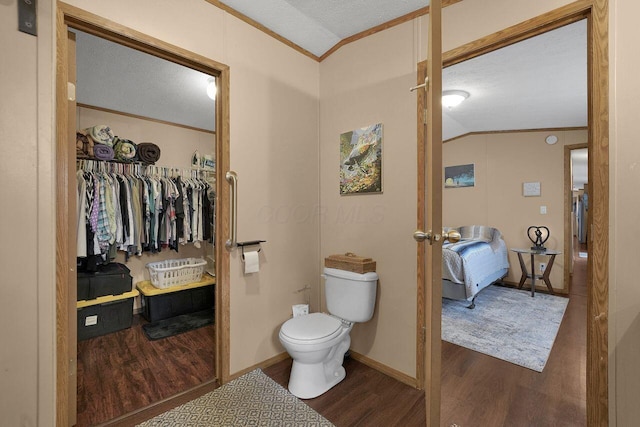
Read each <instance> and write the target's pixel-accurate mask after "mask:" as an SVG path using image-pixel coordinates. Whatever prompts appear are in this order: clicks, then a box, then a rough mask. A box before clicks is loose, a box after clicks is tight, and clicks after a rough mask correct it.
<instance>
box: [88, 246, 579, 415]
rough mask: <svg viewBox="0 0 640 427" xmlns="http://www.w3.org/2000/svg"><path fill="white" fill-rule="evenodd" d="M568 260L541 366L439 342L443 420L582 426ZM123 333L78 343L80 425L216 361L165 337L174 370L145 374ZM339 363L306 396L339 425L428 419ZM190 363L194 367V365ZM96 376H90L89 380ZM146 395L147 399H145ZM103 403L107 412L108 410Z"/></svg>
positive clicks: (284, 370) (357, 369)
mask: <svg viewBox="0 0 640 427" xmlns="http://www.w3.org/2000/svg"><path fill="white" fill-rule="evenodd" d="M580 250H585V249H584V248H581V249H580ZM574 259H575V260H576V264H575V268H574V275H573V280H572V285H571V291H570V300H569V305H568V307H567V311H566V313H565V316H564V319H563V322H562V325H561V327H560V330H559V332H558V336H557V338H556V341H555V344H554V347H553V349H552V351H551V354H550V357H549V360H548V362H547V365H546V367H545V369H544V371H543V372H542V373H538V372H535V371H531V370H529V369H526V368H522V367H519V366H516V365H513V364H511V363H508V362H504V361H501V360H498V359H495V358H493V357H490V356H486V355H483V354H480V353H477V352H474V351H472V350H468V349H466V348H463V347H459V346H456V345H453V344H450V343H447V342H443V354H442V360H443V364H442V368H443V372H442V408H441V413H442V414H441V415H442V423H441V425H442V426H444V427H449V426H452V425H457V426H460V427H499V426H505V427H506V426H509V427H512V426H517V427H521V426H536V427H544V426H563V427H565V426H566V427H570V426H585V425H586V295H587V293H586V260H585V259H584V258H578V257H577V253H576V257H575V258H574ZM123 333H125V332H124V331H123ZM129 333H131V335H126V336H125V335H123V336H121V337H118V338H117V339H115V340H113V341H112V340H107V339H106V338H105V339H95V340H98V341H99V342H100V344H98V345H96V346H95V347H94V346H90V348H91V350H90V351H87V352H85V351H83V352H82V353H84V354H83V356H82V357H83V359H84V360H83V361H82V362H81V360H80V357H79V361H78V363H79V372H78V373H79V380H80V377H85V378H84V379H83V380H81V381H79V387H78V392H79V407H78V410H79V412H80V413H79V416H78V419H79V421H80V420H82V423H79V424H78V425H82V426H85V425H93V424H94V423H95V422H96V418H95V414H93V413H94V412H97V413H100V414H101V415H100V418H101V419H108V418H105V417H113V416H116V415H117V413H124V412H127V411H130V410H131V409H130V408H131V407H134V406H139V405H140V404H142V403H143V401H150V400H152V399H158V400H159V399H162V398H163V397H166V396H168V395H171V394H175V393H176V390H177V389H180V388H182V389H185V388H188V385H187V384H186V383H187V382H188V381H192V382H197V380H196V377H195V374H190V373H187V372H194V371H200V370H207V369H211V370H212V369H213V365H212V363H210V364H207V365H206V366H204V365H202V362H201V361H196V360H195V359H198V358H199V360H201V359H202V358H204V360H209V361H210V362H212V361H213V357H212V355H205V354H201V353H199V352H194V351H193V350H192V349H194V348H207V347H201V346H194V345H193V343H192V342H189V341H186V342H185V341H179V342H177V343H171V342H166V343H164V345H163V343H162V342H158V343H159V344H158V345H160V346H161V347H158V348H156V349H155V350H153V351H154V352H155V353H156V354H155V355H154V356H153V358H163V357H165V355H167V354H172V353H173V354H174V355H173V356H172V359H174V360H179V361H181V362H179V364H178V366H177V367H176V368H169V367H168V366H170V364H169V360H168V359H165V360H164V361H163V362H160V363H159V364H160V366H164V369H165V370H168V371H170V372H173V374H172V373H170V372H167V373H166V374H162V375H159V377H156V376H155V375H154V374H152V372H156V369H158V370H162V368H161V367H159V366H156V367H151V366H146V365H145V364H146V363H147V362H140V361H138V360H136V357H135V355H136V354H139V353H140V350H139V345H136V342H137V343H138V344H141V342H140V341H141V340H146V338H145V337H144V336H142V335H140V334H141V332H140V334H138V333H137V332H136V328H132V329H131V330H130V332H129ZM208 336H209V337H210V339H211V344H210V346H208V348H213V332H210V333H209V334H208ZM114 338H115V337H114ZM175 338H177V337H175ZM185 339H186V337H185ZM92 341H93V340H92ZM114 341H115V342H114ZM109 348H117V349H118V350H117V351H116V352H115V354H114V352H112V351H107V349H109ZM101 353H104V354H102V355H101ZM108 354H111V356H107V355H108ZM81 363H83V364H84V365H86V366H92V367H93V369H94V370H95V369H97V367H96V365H100V364H104V366H103V369H102V373H96V372H97V371H93V372H91V371H90V370H87V368H84V367H83V368H82V370H81V369H80V364H81ZM122 366H129V367H130V368H131V369H132V370H131V371H129V373H128V374H127V373H126V372H127V371H124V373H120V374H118V375H117V376H118V378H119V380H118V381H116V382H115V383H116V384H121V385H120V386H116V387H115V388H114V387H113V386H107V385H105V384H102V382H107V381H108V380H107V378H108V377H109V375H112V374H113V372H114V371H116V370H117V367H122ZM196 366H197V368H196ZM344 366H345V368H346V370H347V378H346V379H345V380H344V381H343V382H341V383H340V384H338V385H337V386H335V387H334V388H333V389H331V391H330V392H328V393H326V394H324V395H322V396H319V397H317V398H315V399H309V400H305V402H306V403H307V404H308V405H309V406H310V407H312V408H313V409H315V410H316V411H318V412H319V413H320V414H322V415H323V416H325V417H326V418H327V419H329V420H330V421H331V422H333V423H334V424H335V425H336V426H337V427H348V426H359V427H365V426H376V427H377V426H403V427H412V426H423V425H425V401H424V395H423V393H422V392H421V391H419V390H415V389H414V388H412V387H410V386H407V385H405V384H402V383H400V382H399V381H396V380H394V379H392V378H390V377H388V376H386V375H384V374H382V373H380V372H378V371H376V370H374V369H372V368H369V367H367V366H365V365H363V364H362V363H359V362H357V361H355V360H352V359H347V360H346V361H345V365H344ZM108 367H110V368H108ZM193 368H196V369H195V370H194V371H192V369H193ZM145 369H146V373H145V374H141V373H140V371H144V370H145ZM290 369H291V360H290V359H287V360H285V361H282V362H279V363H277V364H275V365H273V366H271V367H269V368H266V369H264V372H265V373H266V374H267V375H269V376H270V377H271V378H273V379H274V380H275V381H276V382H278V383H279V384H281V385H283V386H284V387H286V385H287V382H288V380H289V373H290ZM185 370H186V371H185ZM94 375H95V376H97V377H96V378H90V377H92V376H94ZM125 377H130V379H129V380H127V379H126V378H125ZM185 377H186V378H185ZM201 377H202V376H201ZM204 377H206V375H204ZM131 379H133V381H130V380H131ZM177 383H179V386H178V385H177ZM164 387H174V388H173V389H171V390H169V389H164ZM128 388H132V389H133V390H135V391H133V390H127V389H128ZM213 388H215V385H208V386H206V387H203V388H202V389H201V390H199V391H193V392H191V393H189V394H185V395H183V396H182V397H181V400H179V401H171V402H167V403H166V404H161V405H157V406H155V407H153V408H149V409H148V410H146V411H143V412H139V413H137V414H135V415H133V416H131V417H128V418H124V419H121V420H119V421H117V422H115V423H113V424H110V425H114V426H131V425H135V424H136V423H139V422H141V421H143V420H145V419H148V418H151V417H153V416H155V415H157V414H159V413H162V412H164V411H166V410H169V409H171V408H172V407H175V406H177V405H178V404H181V403H183V402H186V401H189V400H191V399H194V398H196V397H199V396H200V395H202V394H204V393H206V392H208V391H210V390H212V389H213ZM128 392H131V393H129V394H127V393H128ZM154 393H155V394H154ZM143 395H144V396H149V397H146V398H144V399H143V398H142V397H141V396H143ZM151 396H153V397H151ZM145 399H146V400H145ZM85 400H86V401H85ZM105 407H106V408H105ZM113 408H116V410H113ZM109 410H113V412H112V413H107V412H109Z"/></svg>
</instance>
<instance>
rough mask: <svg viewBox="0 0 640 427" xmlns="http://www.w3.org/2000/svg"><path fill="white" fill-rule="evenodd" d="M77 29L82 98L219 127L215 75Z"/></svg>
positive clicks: (79, 96)
mask: <svg viewBox="0 0 640 427" xmlns="http://www.w3.org/2000/svg"><path fill="white" fill-rule="evenodd" d="M75 33H76V56H77V59H76V69H77V93H76V98H77V100H78V102H79V103H81V104H87V105H92V106H95V107H101V108H108V109H111V110H116V111H121V112H124V113H130V114H136V115H141V116H144V117H150V118H153V119H157V120H164V121H168V122H171V123H179V124H182V125H186V126H192V127H195V128H199V129H206V130H215V102H214V101H213V100H211V99H210V98H209V97H208V96H207V94H206V90H207V84H208V82H207V80H208V79H209V78H210V76H208V75H207V74H204V73H201V72H199V71H195V70H192V69H191V68H187V67H184V66H182V65H178V64H175V63H173V62H170V61H166V60H164V59H160V58H157V57H155V56H152V55H149V54H146V53H143V52H140V51H137V50H135V49H131V48H128V47H126V46H122V45H119V44H117V43H113V42H110V41H108V40H105V39H101V38H99V37H95V36H92V35H90V34H86V33H83V32H80V31H75ZM96 124H99V123H96Z"/></svg>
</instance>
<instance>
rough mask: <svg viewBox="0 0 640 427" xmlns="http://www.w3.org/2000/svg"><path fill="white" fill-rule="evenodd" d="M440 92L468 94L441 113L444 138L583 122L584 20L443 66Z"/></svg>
mask: <svg viewBox="0 0 640 427" xmlns="http://www.w3.org/2000/svg"><path fill="white" fill-rule="evenodd" d="M442 79H443V84H442V87H443V90H451V89H456V90H464V91H466V92H469V94H470V96H469V98H468V99H467V100H466V101H464V102H463V103H462V104H460V105H459V106H457V107H454V108H453V109H451V110H450V111H448V110H446V109H445V110H444V111H443V126H444V128H443V139H444V140H445V141H446V140H448V139H451V138H454V137H456V136H460V135H464V134H467V133H470V132H482V131H503V130H522V129H548V128H566V127H582V126H586V125H587V25H586V20H582V21H579V22H576V23H573V24H570V25H567V26H565V27H561V28H558V29H556V30H554V31H550V32H547V33H544V34H541V35H539V36H536V37H533V38H530V39H527V40H524V41H521V42H519V43H516V44H513V45H510V46H507V47H504V48H502V49H499V50H495V51H493V52H490V53H487V54H485V55H481V56H479V57H476V58H473V59H470V60H468V61H465V62H461V63H459V64H456V65H454V66H451V67H448V68H445V69H444V70H443V72H442Z"/></svg>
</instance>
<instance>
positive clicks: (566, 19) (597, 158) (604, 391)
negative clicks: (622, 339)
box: [418, 0, 609, 426]
mask: <svg viewBox="0 0 640 427" xmlns="http://www.w3.org/2000/svg"><path fill="white" fill-rule="evenodd" d="M608 7H609V6H608V0H578V1H576V2H574V3H570V4H568V5H566V6H563V7H561V8H559V9H556V10H553V11H551V12H548V13H546V14H543V15H540V16H538V17H535V18H533V19H530V20H528V21H525V22H523V23H521V24H517V25H514V26H512V27H509V28H507V29H505V30H502V31H499V32H497V33H494V34H491V35H489V36H487V37H483V38H481V39H478V40H476V41H474V42H471V43H468V44H466V45H463V46H460V47H458V48H456V49H453V50H451V51H448V52H446V53H445V54H444V55H443V62H444V64H445V65H446V66H449V65H453V64H455V63H458V62H462V61H464V60H466V59H470V58H472V57H474V56H478V55H481V54H483V53H487V52H490V51H492V50H495V49H499V48H501V47H504V46H507V45H509V44H512V43H515V42H517V41H520V40H524V39H526V38H529V37H532V36H535V35H538V34H541V33H544V32H545V31H548V30H551V29H554V28H558V27H561V26H563V25H566V24H568V23H571V22H575V21H578V20H580V19H584V18H587V19H588V22H589V25H588V28H589V30H588V38H589V40H588V44H589V48H588V52H589V56H588V70H589V71H588V81H589V83H588V84H589V101H588V104H589V105H588V110H589V141H588V147H589V185H590V192H591V194H590V197H591V199H590V205H591V215H590V216H589V221H590V230H591V233H590V235H591V237H590V239H593V240H592V241H590V251H591V253H590V256H589V257H588V260H587V282H588V283H587V288H588V290H587V292H588V296H587V300H588V304H587V425H588V426H607V425H609V420H608V417H609V388H608V387H609V385H608V369H609V353H608V352H609V348H608V315H609V308H608V304H609V81H608V79H609V65H608V19H609V15H608V13H609V11H608ZM426 62H427V61H423V62H422V63H420V64H419V67H420V66H423V67H424V66H426V65H427V64H426ZM420 158H421V157H419V160H420ZM419 170H420V167H419ZM418 200H420V189H418ZM432 302H435V300H432ZM421 303H423V301H422V300H418V304H421ZM429 305H438V304H429Z"/></svg>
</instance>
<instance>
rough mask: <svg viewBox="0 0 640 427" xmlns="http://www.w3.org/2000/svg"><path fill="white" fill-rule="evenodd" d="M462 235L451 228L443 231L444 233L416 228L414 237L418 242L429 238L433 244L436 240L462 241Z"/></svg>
mask: <svg viewBox="0 0 640 427" xmlns="http://www.w3.org/2000/svg"><path fill="white" fill-rule="evenodd" d="M460 237H461V236H460V233H458V232H457V231H455V230H450V231H447V232H444V231H443V232H442V234H433V232H432V231H431V230H429V231H427V232H426V233H425V232H424V231H422V230H416V231H415V232H414V233H413V238H414V239H415V240H416V242H424V241H425V240H428V241H429V243H431V244H433V243H434V242H439V241H440V240H448V241H450V242H451V243H456V242H458V241H460Z"/></svg>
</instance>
